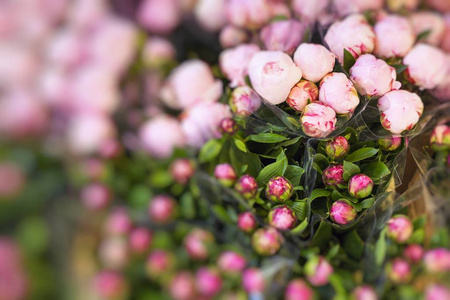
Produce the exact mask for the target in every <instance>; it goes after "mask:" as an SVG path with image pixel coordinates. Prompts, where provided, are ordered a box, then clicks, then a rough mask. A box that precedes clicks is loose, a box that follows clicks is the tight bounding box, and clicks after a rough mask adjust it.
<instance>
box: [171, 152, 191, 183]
mask: <svg viewBox="0 0 450 300" xmlns="http://www.w3.org/2000/svg"><path fill="white" fill-rule="evenodd" d="M194 172H195V166H194V162H193V161H192V160H190V159H187V158H179V159H177V160H175V161H173V162H172V164H171V165H170V174H171V175H172V177H173V179H174V180H175V181H176V182H178V183H180V184H186V183H187V182H188V181H189V179H190V178H191V177H192V176H193V175H194Z"/></svg>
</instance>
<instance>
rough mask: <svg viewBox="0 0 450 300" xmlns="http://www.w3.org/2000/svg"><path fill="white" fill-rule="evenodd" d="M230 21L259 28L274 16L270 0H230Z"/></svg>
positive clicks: (241, 25) (235, 24) (238, 25)
mask: <svg viewBox="0 0 450 300" xmlns="http://www.w3.org/2000/svg"><path fill="white" fill-rule="evenodd" d="M226 13H227V17H228V21H229V22H230V23H231V24H232V25H234V26H237V27H244V28H249V29H255V28H259V27H261V26H262V25H264V24H266V23H267V22H268V21H269V19H270V18H271V17H272V12H271V6H270V3H269V0H229V1H228V4H227V11H226Z"/></svg>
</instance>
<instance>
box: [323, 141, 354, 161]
mask: <svg viewBox="0 0 450 300" xmlns="http://www.w3.org/2000/svg"><path fill="white" fill-rule="evenodd" d="M348 151H350V144H349V142H348V140H347V139H346V138H345V137H343V136H341V135H338V136H337V137H335V138H333V139H331V140H329V141H328V142H327V144H326V146H325V152H326V153H327V155H328V157H330V158H331V159H332V160H341V159H343V158H344V157H345V156H346V155H347V153H348Z"/></svg>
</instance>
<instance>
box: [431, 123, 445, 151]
mask: <svg viewBox="0 0 450 300" xmlns="http://www.w3.org/2000/svg"><path fill="white" fill-rule="evenodd" d="M430 144H431V148H432V149H433V150H434V151H441V150H449V149H450V126H448V125H447V124H440V125H438V126H436V127H434V129H433V132H432V133H431V138H430Z"/></svg>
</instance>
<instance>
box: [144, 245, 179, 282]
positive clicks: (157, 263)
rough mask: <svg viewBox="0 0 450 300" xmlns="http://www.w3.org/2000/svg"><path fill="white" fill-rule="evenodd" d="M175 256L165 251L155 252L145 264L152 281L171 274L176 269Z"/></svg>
mask: <svg viewBox="0 0 450 300" xmlns="http://www.w3.org/2000/svg"><path fill="white" fill-rule="evenodd" d="M175 262H176V261H175V256H174V255H173V254H172V253H170V252H168V251H165V250H153V251H152V252H151V253H150V254H149V256H148V257H147V261H146V262H145V270H146V271H147V274H148V276H149V277H150V278H152V279H157V278H159V277H160V276H161V275H162V274H166V273H169V272H171V271H172V270H173V269H174V267H175Z"/></svg>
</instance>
